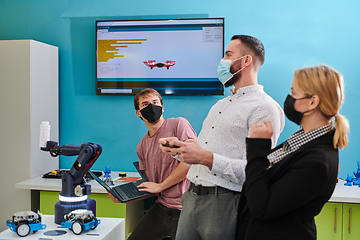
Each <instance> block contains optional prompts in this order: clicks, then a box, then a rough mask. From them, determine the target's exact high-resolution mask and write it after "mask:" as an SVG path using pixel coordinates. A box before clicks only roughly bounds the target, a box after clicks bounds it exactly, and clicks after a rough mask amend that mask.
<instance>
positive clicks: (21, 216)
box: [6, 211, 46, 237]
mask: <svg viewBox="0 0 360 240" xmlns="http://www.w3.org/2000/svg"><path fill="white" fill-rule="evenodd" d="M6 225H7V226H8V227H9V228H10V230H11V231H13V232H16V233H17V235H19V236H20V237H26V236H27V235H28V234H29V233H30V232H37V231H38V230H42V229H45V228H46V224H42V223H41V214H40V212H39V211H38V212H37V213H35V212H33V211H25V212H17V213H15V214H14V215H13V216H12V220H7V221H6Z"/></svg>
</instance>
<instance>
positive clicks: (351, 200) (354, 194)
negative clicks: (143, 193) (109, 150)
mask: <svg viewBox="0 0 360 240" xmlns="http://www.w3.org/2000/svg"><path fill="white" fill-rule="evenodd" d="M111 176H112V179H113V180H115V179H117V178H118V176H119V172H112V173H111ZM126 176H127V177H139V174H138V173H137V172H126ZM344 183H345V181H344V180H339V182H338V183H337V184H336V187H335V190H334V193H333V194H332V196H331V198H330V200H329V201H328V202H327V203H326V204H325V206H324V208H323V209H322V211H321V212H320V214H319V215H318V216H316V217H315V222H316V226H317V234H318V240H352V239H357V240H358V239H359V238H360V187H358V186H344ZM88 184H90V185H91V192H92V193H91V195H89V198H90V199H94V200H95V201H96V215H97V216H98V217H112V218H124V219H125V225H126V228H125V231H126V234H129V233H131V231H132V230H133V229H134V228H135V226H136V224H137V222H138V221H139V220H140V218H141V217H142V216H143V214H144V200H139V201H135V202H130V203H127V204H125V203H113V202H112V201H111V200H110V199H108V198H107V192H106V190H105V189H104V188H103V187H101V186H100V185H99V184H98V183H97V182H96V181H95V180H91V181H89V182H88ZM116 184H120V183H116ZM15 187H16V188H18V189H28V190H31V198H32V199H31V203H32V206H31V210H33V211H34V210H35V211H37V210H38V209H40V212H41V213H42V214H49V215H52V214H54V206H55V203H56V202H58V201H59V192H60V191H61V179H48V178H47V179H45V178H42V176H39V177H35V178H32V179H29V180H26V181H23V182H19V183H16V184H15Z"/></svg>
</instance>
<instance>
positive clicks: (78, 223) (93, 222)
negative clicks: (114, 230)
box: [61, 209, 100, 235]
mask: <svg viewBox="0 0 360 240" xmlns="http://www.w3.org/2000/svg"><path fill="white" fill-rule="evenodd" d="M64 219H65V220H66V221H65V222H62V223H61V227H63V228H68V229H71V231H72V232H73V233H75V234H76V235H80V234H81V233H82V232H83V231H87V230H89V229H91V230H93V229H95V228H96V227H97V226H98V225H99V224H100V219H97V218H96V217H95V216H94V214H93V212H92V211H91V210H87V209H76V210H73V211H71V212H70V213H69V214H65V215H64Z"/></svg>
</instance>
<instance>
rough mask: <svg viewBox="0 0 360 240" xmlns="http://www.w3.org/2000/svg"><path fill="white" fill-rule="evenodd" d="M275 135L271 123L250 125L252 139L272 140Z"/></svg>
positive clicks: (264, 122) (263, 122)
mask: <svg viewBox="0 0 360 240" xmlns="http://www.w3.org/2000/svg"><path fill="white" fill-rule="evenodd" d="M273 133H274V132H273V128H272V126H271V122H270V121H262V122H257V123H254V124H251V125H250V138H264V139H270V138H271V136H272V135H273Z"/></svg>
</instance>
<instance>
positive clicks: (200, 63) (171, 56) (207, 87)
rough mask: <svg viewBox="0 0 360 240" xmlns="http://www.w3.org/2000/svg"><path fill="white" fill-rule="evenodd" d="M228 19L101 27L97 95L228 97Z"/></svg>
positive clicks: (103, 23)
mask: <svg viewBox="0 0 360 240" xmlns="http://www.w3.org/2000/svg"><path fill="white" fill-rule="evenodd" d="M223 56H224V18H194V19H163V20H131V21H129V20H124V21H122V20H121V21H118V20H117V21H96V94H99V95H131V94H136V93H138V92H139V91H140V90H141V89H144V88H154V89H156V90H157V91H159V93H160V94H165V95H223V94H224V87H223V85H222V84H221V82H220V81H219V80H218V78H217V73H216V70H217V67H218V64H219V62H220V59H221V58H222V57H223Z"/></svg>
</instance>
